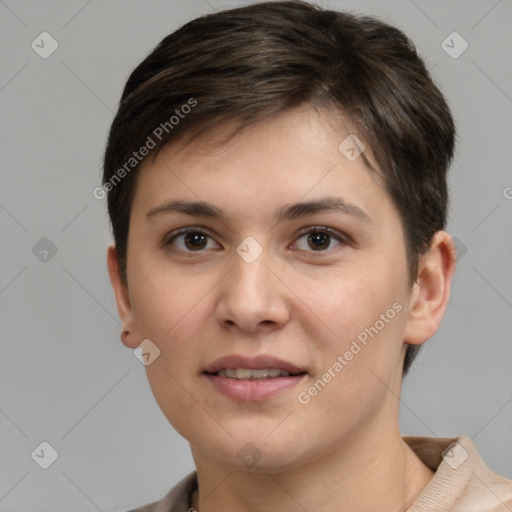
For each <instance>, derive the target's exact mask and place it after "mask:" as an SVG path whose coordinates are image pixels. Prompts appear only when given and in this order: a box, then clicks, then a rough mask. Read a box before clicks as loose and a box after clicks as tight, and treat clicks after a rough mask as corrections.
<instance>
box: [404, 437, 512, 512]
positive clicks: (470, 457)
mask: <svg viewBox="0 0 512 512" xmlns="http://www.w3.org/2000/svg"><path fill="white" fill-rule="evenodd" d="M404 441H405V442H406V443H407V444H408V445H409V446H410V447H411V448H412V449H413V450H414V451H415V453H416V454H417V455H418V456H419V457H420V459H422V461H423V462H424V463H425V464H426V465H427V466H428V467H430V468H431V469H432V470H433V471H435V474H434V476H433V477H432V480H431V481H430V482H429V483H428V485H427V486H426V487H425V488H424V489H423V491H422V492H421V493H420V495H419V496H418V497H417V498H416V500H415V501H414V503H413V504H412V505H411V507H410V508H409V509H408V512H420V511H421V512H430V511H451V512H510V511H512V480H509V479H507V478H505V477H503V476H500V475H497V474H496V473H494V472H493V471H491V470H490V469H489V468H488V467H487V465H486V464H485V462H484V461H483V459H482V457H481V456H480V454H479V453H478V450H477V448H476V446H475V445H474V444H473V441H472V440H471V439H470V438H469V437H466V436H461V437H456V438H450V439H440V438H429V437H404Z"/></svg>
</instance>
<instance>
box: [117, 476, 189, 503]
mask: <svg viewBox="0 0 512 512" xmlns="http://www.w3.org/2000/svg"><path fill="white" fill-rule="evenodd" d="M196 488H197V473H196V471H194V472H192V473H190V474H188V475H187V476H186V477H185V478H183V480H181V481H179V482H178V483H177V484H176V485H175V486H174V487H173V488H172V489H171V490H170V491H169V492H168V493H167V494H166V495H165V496H164V497H163V498H161V499H160V500H157V501H152V502H151V503H148V504H146V505H142V506H141V507H138V508H134V509H130V510H128V511H126V512H188V511H189V503H190V496H191V494H192V493H193V492H194V490H195V489H196Z"/></svg>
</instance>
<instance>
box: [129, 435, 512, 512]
mask: <svg viewBox="0 0 512 512" xmlns="http://www.w3.org/2000/svg"><path fill="white" fill-rule="evenodd" d="M403 440H404V441H405V442H406V443H407V444H408V445H409V446H410V447H411V449H412V450H413V451H414V452H415V453H416V454H417V455H418V457H419V458H420V459H421V460H422V461H423V462H424V463H425V465H426V466H428V467H429V468H430V469H432V471H434V472H435V474H434V476H433V477H432V479H431V480H430V482H429V483H428V484H427V486H426V487H425V488H424V489H423V491H422V492H421V493H420V494H419V495H418V497H417V498H416V499H415V500H414V503H412V504H411V506H410V507H409V508H408V509H407V512H512V480H508V479H507V478H504V477H502V476H499V475H496V474H495V473H493V472H492V471H491V470H490V469H489V468H488V467H487V466H486V465H485V463H484V461H483V460H482V458H481V457H480V454H479V453H478V451H477V449H476V447H475V445H474V444H473V442H472V441H471V439H469V437H465V436H462V437H456V438H453V439H440V438H433V437H409V436H404V437H403ZM196 488H197V473H196V472H195V471H194V472H193V473H190V474H189V475H188V476H186V477H185V478H184V479H183V480H181V482H179V483H178V484H176V485H175V486H174V487H173V488H172V489H171V490H170V491H169V492H168V493H167V494H166V495H165V496H164V497H163V498H162V499H161V500H160V501H154V502H152V503H149V504H148V505H145V506H143V507H140V508H136V509H133V510H131V511H129V512H188V511H189V509H190V512H193V509H191V496H192V493H193V492H194V491H195V490H196Z"/></svg>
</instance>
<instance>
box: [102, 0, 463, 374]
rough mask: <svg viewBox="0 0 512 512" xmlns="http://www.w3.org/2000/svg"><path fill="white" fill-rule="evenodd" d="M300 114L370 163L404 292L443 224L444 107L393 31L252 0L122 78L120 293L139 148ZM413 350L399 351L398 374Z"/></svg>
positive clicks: (117, 173)
mask: <svg viewBox="0 0 512 512" xmlns="http://www.w3.org/2000/svg"><path fill="white" fill-rule="evenodd" d="M185 105H188V106H189V107H188V108H187V109H185V108H184V106H185ZM300 105H310V106H312V107H314V108H317V107H321V108H322V107H325V108H326V109H329V110H330V111H331V112H333V111H334V112H336V111H337V112H340V114H341V113H342V114H343V116H345V117H346V118H347V119H348V120H349V121H350V123H351V124H352V125H353V126H354V127H355V129H356V132H357V135H358V137H359V138H361V139H362V140H363V141H364V143H365V145H368V146H369V148H370V149H371V152H372V153H373V155H375V159H376V161H377V162H378V167H379V170H378V173H379V175H380V176H381V177H382V178H383V179H384V182H385V187H386V190H387V192H388V193H389V195H390V197H391V198H392V200H393V202H394V204H395V206H396V208H397V210H398V212H399V214H400V217H401V220H402V224H403V228H404V233H405V239H406V242H405V245H406V253H407V260H408V267H409V268H408V270H409V276H410V281H411V282H410V284H411V285H412V283H413V282H414V281H415V279H416V277H417V271H418V262H419V256H420V255H421V254H422V253H424V252H425V251H426V250H427V249H428V247H429V245H430V242H431V240H432V236H433V235H434V233H435V232H436V231H438V230H441V229H444V227H445V224H446V215H447V203H448V190H447V183H446V172H447V169H448V167H449V165H450V163H451V159H452V156H453V150H454V141H455V127H454V123H453V119H452V116H451V113H450V110H449V108H448V106H447V104H446V101H445V99H444V97H443V95H442V94H441V92H440V91H439V89H438V88H437V86H436V85H435V84H434V82H433V81H432V79H431V77H430V75H429V72H428V71H427V69H426V67H425V64H424V62H423V60H422V59H421V58H420V57H419V56H418V54H417V52H416V49H415V47H414V45H413V44H412V42H411V41H410V40H409V39H408V38H407V37H406V36H405V35H404V34H403V33H402V32H401V31H400V30H399V29H397V28H395V27H393V26H390V25H388V24H387V23H384V22H382V21H380V20H378V19H377V18H374V17H369V16H360V15H359V16H358V15H354V14H349V13H345V12H338V11H332V10H326V9H323V8H320V7H318V6H315V5H312V4H309V3H307V2H303V1H275V2H261V3H257V4H253V5H250V6H247V7H241V8H236V9H230V10H224V11H220V12H216V13H213V14H209V15H205V16H202V17H199V18H197V19H194V20H192V21H190V22H188V23H186V24H185V25H184V26H182V27H181V28H179V29H178V30H176V31H175V32H173V33H172V34H170V35H168V36H167V37H165V38H164V39H163V40H162V41H161V42H160V43H159V44H158V45H157V47H156V48H155V49H154V50H153V51H152V52H151V53H150V54H149V55H148V56H147V57H146V58H145V59H144V61H143V62H141V63H140V64H139V65H138V66H137V68H136V69H135V70H134V71H133V72H132V73H131V75H130V77H129V79H128V81H127V83H126V85H125V87H124V90H123V94H122V97H121V101H120V105H119V109H118V111H117V114H116V116H115V118H114V120H113V123H112V127H111V130H110V134H109V137H108V143H107V147H106V151H105V157H104V172H103V186H104V187H105V190H106V191H107V192H108V199H107V201H108V212H109V216H110V220H111V223H112V229H113V235H114V241H115V244H116V249H117V253H118V257H119V262H120V270H121V275H122V278H123V280H124V282H125V283H126V284H127V278H128V276H127V274H126V258H127V242H128V240H127V239H128V228H129V220H130V212H131V204H132V199H133V197H134V192H135V187H136V176H137V169H138V163H139V159H140V158H141V157H140V155H139V154H138V153H137V152H138V151H139V149H141V148H142V147H144V146H146V147H149V140H150V139H151V141H152V145H151V147H152V148H154V149H152V150H151V157H152V158H153V157H155V156H156V154H157V153H158V150H159V149H161V148H162V147H163V146H164V145H165V144H167V143H169V142H170V141H172V140H173V139H175V138H176V137H177V136H178V135H180V136H181V135H183V134H186V135H187V137H188V139H187V140H188V141H189V142H191V141H192V140H194V139H195V138H196V137H198V136H199V135H200V134H203V133H208V131H209V130H212V129H213V128H215V127H218V126H219V125H220V124H221V123H223V122H226V121H230V122H234V123H235V124H234V128H233V131H232V132H230V135H229V137H228V139H229V138H231V137H232V136H234V135H235V134H236V133H237V132H238V131H239V130H241V129H243V128H244V127H246V126H249V125H251V124H253V123H255V122H257V121H260V120H263V119H266V118H270V117H272V116H276V115H278V114H280V113H283V112H285V111H287V110H289V109H292V108H295V107H298V106H300ZM192 106H193V108H192ZM173 117H174V120H173V119H172V118H173ZM178 118H179V119H178ZM176 120H178V121H177V122H176ZM158 127H160V128H159V129H158ZM155 132H156V133H157V134H158V137H157V136H156V135H155ZM141 153H142V152H141ZM145 153H147V151H146V152H145ZM134 154H137V159H135V158H134ZM127 162H131V164H132V165H129V166H127ZM122 169H124V172H121V170H122ZM121 175H122V176H121ZM121 177H122V179H121ZM418 349H419V346H408V348H407V352H406V357H405V360H404V374H405V373H406V372H407V370H408V368H409V366H410V364H411V362H412V360H413V359H414V357H415V355H416V352H417V351H418Z"/></svg>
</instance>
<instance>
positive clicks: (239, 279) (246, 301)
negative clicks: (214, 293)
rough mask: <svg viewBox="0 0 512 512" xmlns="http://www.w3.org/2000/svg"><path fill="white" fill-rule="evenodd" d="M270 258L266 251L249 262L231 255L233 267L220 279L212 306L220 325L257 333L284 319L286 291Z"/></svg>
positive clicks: (287, 296)
mask: <svg viewBox="0 0 512 512" xmlns="http://www.w3.org/2000/svg"><path fill="white" fill-rule="evenodd" d="M271 259H272V258H270V257H269V255H268V254H267V251H264V252H263V253H262V254H261V255H260V256H259V257H258V258H257V259H256V260H255V261H253V262H251V263H248V262H247V261H245V260H244V259H243V258H242V257H240V256H239V255H238V254H235V255H234V257H233V268H232V270H231V272H229V273H228V274H227V275H226V277H225V278H224V279H223V280H222V281H221V284H220V286H221V287H220V293H219V298H218V302H217V305H216V317H217V320H218V322H219V323H220V324H221V325H222V326H223V327H227V328H234V327H235V326H236V327H238V328H239V329H241V330H243V331H246V332H248V333H258V332H260V331H261V332H262V331H269V330H274V329H277V328H280V327H283V326H284V325H285V324H286V323H287V322H288V319H289V317H290V311H289V308H290V300H289V290H288V289H287V287H286V285H285V284H284V283H283V281H282V280H281V279H280V278H279V272H278V271H277V265H272V262H271ZM270 265H271V266H272V267H274V268H270Z"/></svg>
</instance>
